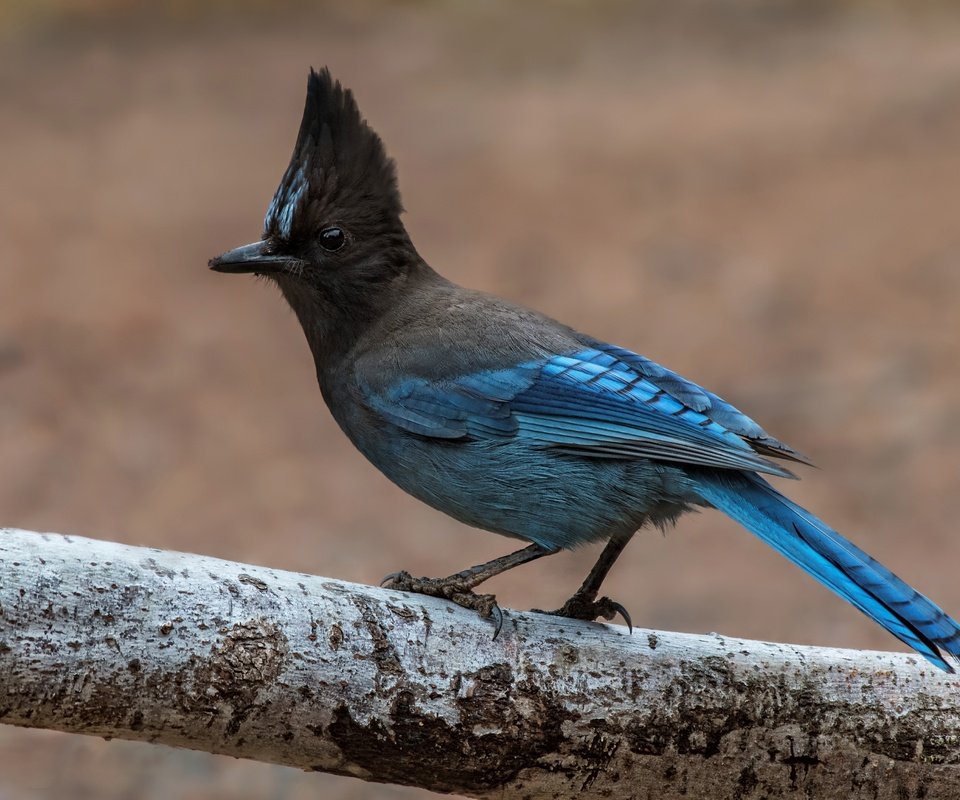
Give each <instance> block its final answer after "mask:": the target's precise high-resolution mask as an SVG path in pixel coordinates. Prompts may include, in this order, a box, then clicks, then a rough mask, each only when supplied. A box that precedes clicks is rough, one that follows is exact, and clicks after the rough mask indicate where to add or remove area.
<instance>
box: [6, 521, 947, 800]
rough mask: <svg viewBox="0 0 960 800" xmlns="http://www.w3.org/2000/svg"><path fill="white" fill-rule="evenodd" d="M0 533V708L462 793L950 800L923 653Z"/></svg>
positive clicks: (13, 717) (943, 681)
mask: <svg viewBox="0 0 960 800" xmlns="http://www.w3.org/2000/svg"><path fill="white" fill-rule="evenodd" d="M504 616H505V619H504V626H503V631H502V633H501V634H500V636H499V638H498V639H497V640H495V641H494V640H493V639H492V638H491V633H492V627H491V624H490V623H489V622H488V621H485V620H481V619H479V618H478V617H477V616H476V615H475V614H473V613H471V612H467V611H464V610H462V609H459V608H457V607H455V606H452V605H450V604H448V603H446V602H444V601H442V600H435V599H431V598H426V597H421V596H416V595H408V594H404V593H400V592H393V591H387V590H382V589H376V588H371V587H369V586H360V585H356V584H350V583H344V582H342V581H336V580H332V579H330V578H323V577H316V576H311V575H302V574H297V573H291V572H281V571H277V570H271V569H266V568H263V567H255V566H248V565H245V564H236V563H232V562H228V561H221V560H218V559H214V558H207V557H204V556H196V555H185V554H181V553H172V552H166V551H160V550H152V549H146V548H138V547H129V546H126V545H120V544H115V543H110V542H103V541H96V540H91V539H83V538H79V537H68V536H60V535H57V534H38V533H32V532H28V531H20V530H12V529H0V722H4V723H8V724H12V725H21V726H28V727H39V728H51V729H55V730H61V731H71V732H75V733H85V734H93V735H97V736H104V737H120V738H123V739H136V740H142V741H149V742H163V743H165V744H169V745H175V746H179V747H189V748H193V749H197V750H204V751H207V752H211V753H226V754H230V755H234V756H238V757H242V758H251V759H256V760H259V761H269V762H274V763H278V764H287V765H291V766H295V767H301V768H303V769H308V770H320V771H324V772H333V773H337V774H341V775H353V776H356V777H358V778H362V779H364V780H369V781H379V782H391V783H401V784H408V785H415V786H420V787H424V788H427V789H432V790H434V791H438V792H454V793H458V794H464V795H468V796H471V797H480V798H493V797H496V798H571V797H623V798H627V797H630V798H632V797H651V798H664V799H665V800H669V799H670V798H680V797H683V798H727V797H736V798H761V797H765V798H800V797H803V798H809V797H814V798H824V799H828V798H843V799H844V800H850V798H871V799H876V798H880V799H881V800H882V799H883V798H897V800H901V798H926V799H927V800H933V798H956V797H960V766H958V762H960V680H958V678H957V677H956V676H951V675H946V674H943V673H941V672H939V671H938V670H936V669H935V668H933V667H931V666H929V665H928V664H927V663H926V662H924V661H923V660H922V659H921V658H919V657H914V656H910V655H901V654H893V653H879V652H861V651H852V650H834V649H823V648H811V647H798V646H793V645H784V644H768V643H761V642H752V641H745V640H739V639H730V638H727V637H723V636H719V635H716V634H711V635H707V636H694V635H688V634H679V633H664V632H660V631H649V630H635V631H634V633H633V635H629V634H628V633H627V631H626V629H625V628H622V627H618V626H611V625H600V624H588V623H580V622H573V621H567V620H563V619H558V618H555V617H550V616H546V615H540V614H533V613H519V612H514V611H506V612H504Z"/></svg>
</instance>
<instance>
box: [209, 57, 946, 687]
mask: <svg viewBox="0 0 960 800" xmlns="http://www.w3.org/2000/svg"><path fill="white" fill-rule="evenodd" d="M402 210H403V209H402V207H401V204H400V194H399V192H398V189H397V180H396V173H395V169H394V164H393V162H392V161H391V160H390V159H388V158H387V156H386V154H385V152H384V148H383V143H382V142H381V140H380V138H379V137H378V136H377V134H376V133H374V131H373V130H371V129H370V127H369V126H368V125H367V124H366V122H365V120H364V119H363V118H362V117H361V115H360V112H359V111H358V109H357V105H356V102H355V101H354V98H353V95H352V93H351V92H350V91H349V90H346V89H344V88H342V87H341V85H340V84H339V82H334V81H333V79H332V78H331V77H330V73H329V71H328V70H326V69H323V70H321V71H320V72H319V73H318V72H314V71H313V70H311V72H310V77H309V80H308V82H307V99H306V106H305V108H304V112H303V121H302V122H301V124H300V132H299V135H298V137H297V143H296V146H295V148H294V151H293V157H292V159H291V161H290V166H289V167H287V170H286V172H285V173H284V175H283V179H282V181H281V182H280V186H279V188H278V189H277V192H276V194H275V195H274V197H273V201H272V202H271V203H270V207H269V208H268V209H267V214H266V219H265V220H264V228H263V235H262V237H261V239H260V241H258V242H254V243H253V244H248V245H244V246H243V247H238V248H237V249H235V250H230V251H229V252H226V253H224V254H223V255H221V256H218V257H217V258H214V259H213V260H211V261H210V266H211V267H212V268H213V269H215V270H218V271H220V272H242V273H255V274H257V275H261V276H265V277H268V278H270V279H272V280H274V281H276V283H277V285H278V286H279V287H280V290H281V292H282V293H283V295H284V297H285V298H286V299H287V301H288V302H289V303H290V305H291V306H292V308H293V310H294V312H295V313H296V315H297V318H298V319H299V321H300V324H301V326H302V327H303V330H304V333H305V334H306V337H307V341H308V343H309V345H310V349H311V351H312V353H313V358H314V362H315V364H316V369H317V379H318V381H319V383H320V391H321V392H322V393H323V397H324V400H326V402H327V405H328V406H329V408H330V412H331V413H332V414H333V416H334V418H335V419H336V421H337V422H338V423H339V425H340V427H341V428H342V429H343V431H344V432H345V433H346V434H347V436H348V437H349V438H350V440H351V441H352V442H353V443H354V445H356V447H357V448H358V449H359V450H360V452H361V453H363V454H364V455H365V456H366V457H367V458H368V459H369V460H370V461H371V462H373V464H374V465H375V466H376V467H377V468H378V469H380V470H381V471H382V472H383V473H384V474H385V475H386V476H387V477H388V478H389V479H390V480H392V481H393V482H394V483H396V484H397V485H398V486H400V487H401V488H403V489H404V490H406V491H407V492H409V493H410V494H412V495H413V496H414V497H418V498H419V499H421V500H423V501H424V502H425V503H428V504H430V505H431V506H433V507H434V508H437V509H439V510H441V511H444V512H446V513H447V514H449V515H450V516H452V517H454V518H456V519H458V520H461V521H462V522H465V523H467V524H469V525H473V526H476V527H478V528H482V529H484V530H488V531H494V532H496V533H500V534H504V535H506V536H511V537H514V538H517V539H522V540H524V541H526V542H530V544H529V546H527V547H524V548H523V549H521V550H518V551H517V552H515V553H511V554H510V555H507V556H504V557H502V558H498V559H494V560H493V561H490V562H488V563H486V564H481V565H479V566H476V567H473V568H471V569H467V570H464V571H463V572H459V573H457V574H455V575H451V576H450V577H448V578H442V579H427V578H421V579H414V578H412V577H411V576H410V575H409V574H408V573H405V572H400V573H395V574H393V575H391V576H388V578H387V579H386V580H387V582H388V583H389V585H391V586H392V587H394V588H399V589H406V590H412V591H418V592H423V593H427V594H434V595H437V596H441V597H446V598H448V599H451V600H453V601H454V602H457V603H459V604H461V605H464V606H467V607H471V608H475V609H477V610H479V611H480V612H481V613H483V614H484V615H485V616H490V614H491V613H495V615H496V617H497V623H498V624H497V630H499V620H500V614H499V610H498V609H497V607H496V604H495V602H494V598H493V597H492V596H491V595H476V594H474V593H473V591H472V590H473V589H474V587H476V586H477V585H478V584H480V583H481V582H483V581H484V580H486V579H487V578H490V577H491V576H493V575H496V574H498V573H500V572H503V571H504V570H506V569H509V568H511V567H514V566H517V565H519V564H523V563H526V562H528V561H532V560H534V559H537V558H540V557H542V556H545V555H549V554H551V553H556V552H557V551H558V550H560V549H562V548H572V547H577V546H579V545H583V544H588V543H590V542H599V541H605V542H606V543H607V544H606V547H605V549H604V550H603V552H602V554H601V556H600V559H599V561H598V562H597V564H596V566H594V568H593V570H592V571H591V572H590V574H589V575H588V577H587V579H586V580H585V581H584V583H583V585H582V586H581V587H580V589H579V590H578V591H577V592H576V593H575V594H574V595H573V597H571V599H570V600H569V601H568V602H567V603H566V604H565V605H564V606H563V608H562V609H560V610H559V611H558V612H557V613H560V614H564V615H566V616H572V617H576V618H580V619H596V618H597V617H598V616H603V617H605V618H607V619H610V618H612V617H613V616H614V614H615V613H616V612H619V613H621V614H623V616H624V617H625V618H626V620H627V622H628V624H629V617H628V616H627V614H626V612H625V610H624V609H623V608H622V606H620V605H619V604H618V603H615V602H613V601H612V600H610V599H609V598H606V597H604V598H600V599H599V600H598V599H597V594H598V592H599V588H600V584H601V583H602V581H603V578H604V577H605V576H606V574H607V572H608V571H609V569H610V567H611V566H612V565H613V563H614V561H615V560H616V558H617V556H618V555H619V554H620V552H621V551H622V550H623V548H624V547H625V546H626V544H627V542H628V541H629V540H630V538H631V537H632V536H633V534H634V532H635V531H636V530H637V529H638V528H640V527H642V526H643V525H645V524H648V523H650V524H653V525H656V526H659V527H664V526H666V525H669V524H671V523H673V522H674V521H675V520H676V518H677V517H678V516H679V515H680V514H682V513H683V512H684V511H688V510H690V509H691V507H693V506H708V507H709V506H712V507H713V508H717V509H719V510H721V511H723V512H724V513H726V514H728V515H729V516H731V517H732V518H733V519H735V520H737V521H738V522H739V523H740V524H742V525H743V526H744V527H745V528H746V529H747V530H749V531H750V532H751V533H753V534H754V535H756V536H758V537H759V538H760V539H762V540H763V541H765V542H766V543H767V544H769V545H770V546H771V547H773V548H775V549H776V550H778V551H779V552H780V553H781V554H783V555H784V556H786V557H787V558H789V559H790V560H791V561H793V562H794V563H795V564H797V565H798V566H800V567H801V568H802V569H804V570H805V571H806V572H808V573H809V574H810V575H812V576H813V577H814V578H816V579H817V580H819V581H820V582H821V583H823V584H824V585H825V586H827V587H829V588H830V589H832V590H833V591H834V592H836V593H837V594H838V595H840V597H842V598H843V599H845V600H846V601H848V602H849V603H851V604H853V605H854V606H856V607H857V608H859V609H860V610H861V611H862V612H863V613H865V614H866V615H867V616H868V617H870V618H871V619H873V620H875V621H876V622H878V623H879V624H880V625H882V626H883V627H884V628H886V629H887V630H888V631H889V632H890V633H892V634H893V635H894V636H896V637H897V638H898V639H900V640H901V641H903V642H905V643H906V644H908V645H909V646H910V647H912V648H914V649H915V650H916V651H917V652H919V653H920V654H922V655H923V656H924V657H926V658H927V659H928V660H929V661H931V662H932V663H933V664H935V665H936V666H938V667H939V668H940V669H943V670H945V671H947V672H953V668H952V667H951V666H950V664H948V662H947V660H946V658H945V656H947V655H949V656H952V657H953V658H954V659H960V627H958V625H957V623H956V622H955V621H954V620H953V619H951V618H950V617H949V616H947V614H946V613H944V611H942V610H941V609H940V608H939V607H937V606H936V605H935V604H934V603H932V602H931V601H930V600H928V599H927V598H926V597H924V596H923V595H921V594H920V593H919V592H917V591H916V590H914V589H912V588H911V587H910V586H908V585H907V584H906V583H904V582H903V581H902V580H900V579H899V578H898V577H897V576H896V575H894V574H893V573H892V572H890V570H888V569H887V568H886V567H884V566H883V565H881V564H880V563H879V562H877V561H875V560H874V559H873V558H871V557H870V556H869V555H867V554H866V553H864V552H863V551H862V550H861V549H860V548H859V547H857V546H856V545H854V544H851V543H850V542H848V541H847V540H846V539H844V538H843V537H842V536H840V534H838V533H837V532H836V531H834V530H832V529H831V528H830V527H829V526H827V525H826V524H825V523H823V522H821V521H820V520H819V519H817V518H816V517H815V516H813V514H811V513H810V512H808V511H805V510H804V509H803V508H801V507H800V506H798V505H796V504H795V503H793V502H791V501H790V500H788V499H787V498H786V497H784V496H783V495H782V494H780V493H779V492H778V491H777V490H776V489H774V488H773V487H772V486H771V485H770V484H769V483H767V481H766V480H764V478H763V477H761V476H762V475H764V474H766V475H776V476H780V477H792V475H791V473H790V472H789V471H788V470H787V469H785V468H784V467H783V466H781V465H780V464H778V463H776V462H775V461H773V460H772V459H780V460H786V461H794V462H801V463H807V462H806V459H805V458H804V457H803V456H801V455H800V454H798V453H797V452H796V451H794V450H793V449H791V448H790V447H788V446H787V445H785V444H784V443H782V442H779V441H777V440H776V439H774V438H773V437H772V436H770V435H769V434H768V433H766V432H765V431H764V430H763V428H761V427H760V426H759V425H758V424H757V423H756V422H754V421H753V420H752V419H750V418H749V417H747V416H746V415H745V414H743V413H742V412H740V411H738V410H737V409H736V408H734V407H733V406H732V405H730V404H729V403H727V402H726V401H724V400H723V399H721V398H720V397H717V395H715V394H713V393H711V392H709V391H707V390H706V389H703V388H701V387H700V386H697V385H696V384H695V383H691V382H690V381H688V380H686V379H684V378H682V377H681V376H679V375H677V374H676V373H674V372H671V371H670V370H669V369H666V368H665V367H662V366H660V365H659V364H656V363H654V362H653V361H650V360H649V359H647V358H644V357H643V356H640V355H637V354H636V353H633V352H631V351H629V350H625V349H623V348H621V347H616V346H614V345H611V344H607V343H605V342H602V341H599V340H597V339H593V338H591V337H590V336H586V335H584V334H582V333H579V332H577V331H575V330H573V329H572V328H568V327H567V326H566V325H562V324H561V323H559V322H556V321H554V320H552V319H550V318H549V317H546V316H544V315H542V314H539V313H537V312H535V311H531V310H529V309H526V308H523V307H521V306H517V305H513V304H512V303H508V302H506V301H504V300H501V299H499V298H497V297H492V296H490V295H487V294H483V293H481V292H476V291H472V290H470V289H464V288H462V287H460V286H457V285H455V284H453V283H451V282H450V281H448V280H446V279H445V278H443V277H442V276H440V275H438V274H437V273H436V272H434V271H433V269H431V268H430V267H429V266H428V265H427V264H426V263H425V262H424V260H423V259H422V258H421V257H420V255H419V254H418V253H417V251H416V249H415V248H414V246H413V244H412V243H411V241H410V238H409V236H408V235H407V232H406V230H405V229H404V226H403V223H402V222H401V221H400V214H401V212H402Z"/></svg>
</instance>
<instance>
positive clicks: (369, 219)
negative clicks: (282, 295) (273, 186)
mask: <svg viewBox="0 0 960 800" xmlns="http://www.w3.org/2000/svg"><path fill="white" fill-rule="evenodd" d="M402 211H403V208H402V206H401V204H400V193H399V191H398V189H397V176H396V169H395V167H394V164H393V161H392V160H391V159H389V158H387V154H386V151H385V150H384V147H383V142H382V141H381V140H380V137H379V136H378V135H377V134H376V133H375V132H374V131H373V130H372V129H371V128H370V126H369V125H367V123H366V121H365V120H364V119H363V117H362V116H361V115H360V110H359V109H358V108H357V102H356V100H354V97H353V92H351V91H350V90H349V89H344V88H343V87H342V86H341V85H340V82H339V81H334V80H333V78H332V77H331V76H330V71H329V70H328V69H327V68H326V67H324V68H323V69H321V70H320V71H319V72H316V71H314V70H313V69H311V70H310V77H309V78H308V79H307V100H306V104H305V106H304V109H303V120H302V121H301V123H300V133H299V134H298V135H297V143H296V145H295V147H294V149H293V156H292V157H291V159H290V166H288V167H287V171H286V172H285V173H284V174H283V179H282V180H281V181H280V186H279V187H278V188H277V191H276V194H274V196H273V200H272V201H271V202H270V207H269V208H268V209H267V214H266V217H265V218H264V223H263V227H264V238H267V237H268V236H270V237H276V238H279V239H282V240H285V241H290V240H293V239H296V238H298V237H300V236H305V237H308V236H311V235H314V234H315V233H316V230H317V228H318V227H319V226H322V225H325V224H329V223H334V222H343V221H348V222H350V221H352V222H354V223H355V224H357V225H366V224H374V223H376V222H378V221H379V222H381V223H382V222H384V221H387V220H393V221H395V220H397V219H398V218H399V215H400V213H401V212H402Z"/></svg>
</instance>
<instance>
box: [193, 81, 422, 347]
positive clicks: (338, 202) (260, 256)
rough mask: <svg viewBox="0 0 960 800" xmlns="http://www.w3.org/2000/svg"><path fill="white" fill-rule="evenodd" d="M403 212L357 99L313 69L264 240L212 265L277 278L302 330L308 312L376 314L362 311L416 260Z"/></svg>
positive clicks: (392, 175) (387, 162) (389, 167)
mask: <svg viewBox="0 0 960 800" xmlns="http://www.w3.org/2000/svg"><path fill="white" fill-rule="evenodd" d="M402 211H403V208H402V206H401V203H400V193H399V191H398V189H397V177H396V170H395V167H394V163H393V161H392V160H391V159H389V158H388V157H387V155H386V153H385V151H384V147H383V142H382V141H381V140H380V137H379V136H377V134H376V133H375V132H374V131H373V130H372V129H371V128H370V126H369V125H367V123H366V121H365V120H364V119H363V117H362V116H361V115H360V111H359V109H358V108H357V103H356V101H355V100H354V97H353V93H352V92H351V91H350V90H349V89H344V88H343V87H342V86H341V85H340V83H339V81H334V80H333V78H331V76H330V72H329V71H328V70H327V69H326V68H324V69H322V70H320V71H319V72H315V71H314V70H310V77H309V79H308V81H307V100H306V105H305V107H304V110H303V120H302V122H301V123H300V133H299V135H298V136H297V143H296V146H295V147H294V150H293V156H292V158H291V159H290V166H288V167H287V170H286V172H285V173H284V174H283V178H282V180H281V181H280V186H279V187H278V188H277V191H276V194H274V196H273V200H272V201H271V202H270V206H269V208H268V209H267V214H266V217H265V218H264V223H263V234H262V236H261V238H260V240H259V241H257V242H253V243H252V244H247V245H243V246H242V247H238V248H236V249H234V250H229V251H227V252H226V253H223V254H222V255H220V256H217V257H216V258H214V259H211V261H210V268H211V269H214V270H217V271H218V272H234V273H254V274H257V275H261V276H264V277H267V278H270V279H272V280H275V281H276V282H277V283H278V284H279V286H280V288H281V290H282V291H283V294H284V295H285V296H286V298H287V300H288V301H289V302H290V304H291V305H292V306H293V308H294V310H295V311H296V312H297V313H298V315H299V316H300V318H301V322H302V323H304V328H305V329H306V328H307V324H306V320H305V315H312V314H316V313H330V312H332V311H337V310H339V311H340V312H343V313H351V314H354V315H356V314H358V313H363V312H364V310H369V311H370V312H371V313H372V311H373V309H367V306H369V305H370V304H371V303H374V304H375V303H376V299H377V297H378V296H382V295H383V294H384V292H385V290H387V288H388V287H390V286H391V285H393V284H396V283H398V282H402V281H403V279H404V278H405V277H406V276H407V274H408V272H409V271H410V270H411V269H413V268H414V267H415V266H416V265H417V264H418V263H419V257H418V256H417V254H416V251H415V250H414V249H413V246H412V244H411V243H410V239H409V237H408V236H407V233H406V230H405V229H404V227H403V224H402V222H401V221H400V214H401V213H402ZM387 293H389V292H387ZM308 333H309V332H308Z"/></svg>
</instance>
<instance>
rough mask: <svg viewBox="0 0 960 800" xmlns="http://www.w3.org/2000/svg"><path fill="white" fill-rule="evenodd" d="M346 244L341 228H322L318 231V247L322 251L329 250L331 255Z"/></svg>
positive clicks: (345, 237) (345, 236)
mask: <svg viewBox="0 0 960 800" xmlns="http://www.w3.org/2000/svg"><path fill="white" fill-rule="evenodd" d="M346 243H347V235H346V234H345V233H344V232H343V228H338V227H336V226H334V227H332V228H324V229H323V230H322V231H320V246H321V247H322V248H323V249H324V250H329V251H330V252H331V253H333V252H335V251H337V250H339V249H340V248H341V247H343V246H344V245H345V244H346Z"/></svg>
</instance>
